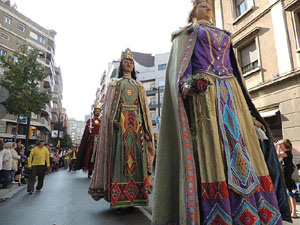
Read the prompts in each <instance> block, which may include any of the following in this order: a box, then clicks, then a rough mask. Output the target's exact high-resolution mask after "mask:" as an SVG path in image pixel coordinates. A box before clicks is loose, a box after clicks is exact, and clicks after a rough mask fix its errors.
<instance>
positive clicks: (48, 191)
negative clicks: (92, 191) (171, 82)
mask: <svg viewBox="0 0 300 225" xmlns="http://www.w3.org/2000/svg"><path fill="white" fill-rule="evenodd" d="M89 182H90V180H89V179H88V178H87V174H86V173H83V172H81V171H77V172H68V171H67V170H64V169H61V170H60V171H59V172H55V173H51V174H49V175H47V176H45V181H44V187H43V189H42V191H41V192H35V193H34V194H32V195H29V194H28V193H27V192H26V188H25V189H23V190H22V191H20V192H19V193H18V194H16V195H15V196H14V197H13V198H11V199H9V200H6V201H4V202H2V203H0V224H1V225H54V224H55V225H150V224H151V221H150V220H149V218H147V217H146V216H145V215H144V214H142V213H141V212H140V210H138V209H131V210H123V211H121V213H119V212H117V211H116V210H115V209H110V207H109V204H108V203H107V202H106V201H104V200H100V201H94V200H93V199H92V198H91V197H90V196H89V195H88V194H87V191H88V186H89ZM147 210H148V209H147ZM148 211H149V210H148ZM146 214H147V213H146Z"/></svg>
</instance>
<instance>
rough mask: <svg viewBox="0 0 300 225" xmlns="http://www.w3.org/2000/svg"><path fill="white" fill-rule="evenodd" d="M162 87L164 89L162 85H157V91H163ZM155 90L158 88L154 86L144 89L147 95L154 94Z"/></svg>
mask: <svg viewBox="0 0 300 225" xmlns="http://www.w3.org/2000/svg"><path fill="white" fill-rule="evenodd" d="M164 89H165V87H164V86H161V87H159V92H160V93H163V92H164ZM157 92H158V89H157V88H156V87H152V88H150V89H148V90H146V94H147V96H151V95H155V94H156V93H157Z"/></svg>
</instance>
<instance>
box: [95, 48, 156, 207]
mask: <svg viewBox="0 0 300 225" xmlns="http://www.w3.org/2000/svg"><path fill="white" fill-rule="evenodd" d="M154 155H155V146H154V137H153V131H152V120H151V116H150V113H149V107H148V101H147V96H146V93H145V90H144V87H143V86H142V84H141V83H140V82H138V81H137V80H136V72H135V69H134V61H133V54H132V52H131V51H130V50H129V49H126V51H125V52H123V53H122V56H121V62H120V68H119V78H118V79H115V80H112V81H111V82H110V85H109V86H108V89H107V92H106V97H105V100H104V106H103V116H102V123H101V128H100V139H99V142H98V146H97V153H96V161H95V170H94V174H93V177H92V180H91V184H90V188H89V194H90V195H91V196H92V197H93V198H94V199H95V200H99V199H101V198H104V199H105V200H107V201H108V202H110V204H111V208H122V207H132V206H146V205H148V204H149V196H148V195H149V194H150V193H151V191H152V182H153V177H152V164H153V158H154Z"/></svg>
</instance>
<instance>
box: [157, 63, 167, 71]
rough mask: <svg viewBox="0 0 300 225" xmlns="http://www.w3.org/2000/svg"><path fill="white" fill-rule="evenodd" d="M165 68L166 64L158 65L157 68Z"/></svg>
mask: <svg viewBox="0 0 300 225" xmlns="http://www.w3.org/2000/svg"><path fill="white" fill-rule="evenodd" d="M166 68H167V64H161V65H158V70H165V69H166Z"/></svg>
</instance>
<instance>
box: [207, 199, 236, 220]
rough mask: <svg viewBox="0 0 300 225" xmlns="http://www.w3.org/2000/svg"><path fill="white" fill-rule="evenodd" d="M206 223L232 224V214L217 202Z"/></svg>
mask: <svg viewBox="0 0 300 225" xmlns="http://www.w3.org/2000/svg"><path fill="white" fill-rule="evenodd" d="M204 224H205V225H206V224H209V225H210V224H213V225H218V224H220V225H226V224H232V220H231V218H230V216H229V215H228V214H227V213H226V212H225V211H224V210H222V208H221V207H220V206H219V204H218V203H216V204H215V206H214V208H213V209H212V210H211V212H210V213H209V215H208V216H207V218H206V219H205V221H204Z"/></svg>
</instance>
